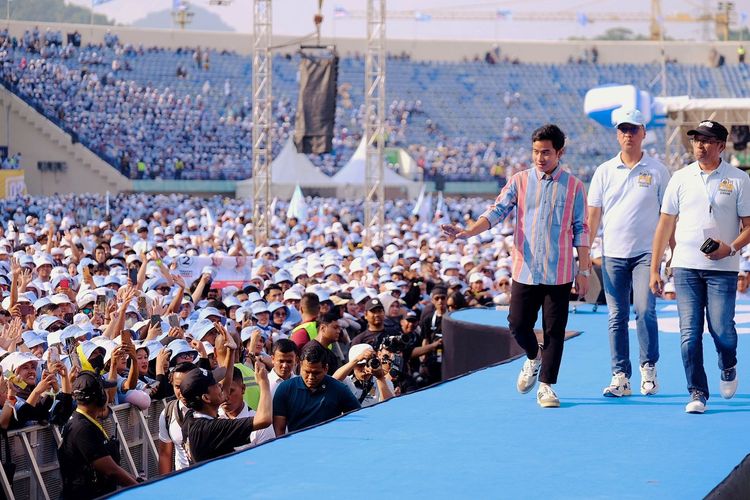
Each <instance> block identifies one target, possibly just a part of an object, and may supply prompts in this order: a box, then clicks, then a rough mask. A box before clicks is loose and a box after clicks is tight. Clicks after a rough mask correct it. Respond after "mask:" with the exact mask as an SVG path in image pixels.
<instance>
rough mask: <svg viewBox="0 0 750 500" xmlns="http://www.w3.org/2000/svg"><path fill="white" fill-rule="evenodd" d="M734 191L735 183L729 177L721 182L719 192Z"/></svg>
mask: <svg viewBox="0 0 750 500" xmlns="http://www.w3.org/2000/svg"><path fill="white" fill-rule="evenodd" d="M732 191H734V184H732V181H731V180H729V179H722V180H721V182H720V183H719V194H727V195H729V194H732Z"/></svg>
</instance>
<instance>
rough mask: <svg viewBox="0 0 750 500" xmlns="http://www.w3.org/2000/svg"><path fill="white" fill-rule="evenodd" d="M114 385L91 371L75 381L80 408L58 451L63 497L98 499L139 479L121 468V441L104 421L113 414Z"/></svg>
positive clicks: (73, 417)
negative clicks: (111, 394) (109, 400)
mask: <svg viewBox="0 0 750 500" xmlns="http://www.w3.org/2000/svg"><path fill="white" fill-rule="evenodd" d="M114 386H115V384H113V383H110V382H108V381H105V380H103V379H102V378H101V377H99V376H97V375H96V374H95V373H94V372H91V371H84V372H81V373H80V375H78V378H76V380H75V382H73V397H74V398H75V400H76V402H77V403H78V408H77V409H76V411H75V413H73V416H72V417H71V418H70V420H69V421H68V423H67V424H65V427H64V428H63V432H62V443H61V444H60V448H59V449H58V450H57V456H58V461H59V463H60V475H61V476H62V483H63V490H62V495H61V498H63V499H75V500H79V499H86V498H97V497H100V496H102V495H106V494H108V493H111V492H113V491H115V489H116V488H117V487H118V486H131V485H134V484H136V482H137V480H136V478H135V477H133V476H132V475H131V474H129V473H128V472H127V471H126V470H125V469H123V468H122V467H120V463H119V462H120V444H119V442H118V440H117V439H116V438H115V437H110V436H109V434H107V431H105V430H104V427H103V426H102V424H101V420H102V419H104V418H106V417H108V416H109V407H108V406H107V392H106V390H105V389H109V388H112V387H114Z"/></svg>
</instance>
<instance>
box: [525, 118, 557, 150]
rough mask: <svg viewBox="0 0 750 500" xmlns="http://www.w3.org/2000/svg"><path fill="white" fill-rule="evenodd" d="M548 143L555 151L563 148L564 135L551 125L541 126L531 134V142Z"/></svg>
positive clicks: (555, 126)
mask: <svg viewBox="0 0 750 500" xmlns="http://www.w3.org/2000/svg"><path fill="white" fill-rule="evenodd" d="M536 141H550V142H552V147H553V148H555V151H560V150H561V149H562V148H563V147H565V134H564V133H563V131H562V130H560V127H558V126H557V125H554V124H552V123H548V124H546V125H542V126H541V127H539V128H538V129H536V130H535V131H534V132H533V133H532V134H531V142H536Z"/></svg>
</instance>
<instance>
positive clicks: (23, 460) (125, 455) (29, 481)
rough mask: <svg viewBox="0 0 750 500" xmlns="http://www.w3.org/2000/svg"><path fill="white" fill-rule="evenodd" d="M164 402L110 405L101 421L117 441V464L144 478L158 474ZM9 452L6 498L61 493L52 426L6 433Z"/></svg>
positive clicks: (0, 477)
mask: <svg viewBox="0 0 750 500" xmlns="http://www.w3.org/2000/svg"><path fill="white" fill-rule="evenodd" d="M163 409H164V402H163V401H154V402H153V403H152V404H151V406H150V407H149V408H148V409H147V410H145V411H140V410H138V409H137V408H133V407H131V406H130V404H128V403H126V404H122V405H117V406H113V407H112V416H111V417H110V418H109V419H107V421H106V422H105V423H104V428H105V429H106V431H107V433H109V434H110V435H112V434H116V435H117V438H118V439H119V440H120V451H121V453H122V458H121V460H120V465H121V466H122V467H123V468H124V469H125V470H127V471H128V472H130V473H131V474H133V475H135V476H138V475H140V476H141V477H143V478H145V479H150V478H153V477H156V476H157V475H158V474H159V452H158V449H157V444H156V443H157V442H158V440H159V414H160V413H161V411H162V410H163ZM8 440H9V443H10V454H11V459H12V462H13V463H14V464H15V466H16V472H15V475H14V477H13V478H12V484H11V483H10V481H9V478H8V477H7V476H6V474H5V470H4V469H3V467H0V482H2V488H3V490H2V493H4V494H5V498H6V499H8V500H15V499H19V500H26V499H29V500H42V499H43V500H52V499H56V498H59V496H60V493H61V492H62V479H61V478H60V464H59V463H58V462H57V448H58V446H59V444H60V441H61V434H60V431H59V430H58V429H57V427H55V426H52V425H47V426H41V425H35V426H32V427H24V428H23V429H18V430H14V431H10V432H8Z"/></svg>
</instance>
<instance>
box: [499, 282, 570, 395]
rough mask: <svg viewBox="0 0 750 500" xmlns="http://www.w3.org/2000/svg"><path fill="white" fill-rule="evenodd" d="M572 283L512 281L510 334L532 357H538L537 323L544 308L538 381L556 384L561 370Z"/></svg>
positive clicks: (509, 318) (528, 355) (530, 357)
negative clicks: (528, 283)
mask: <svg viewBox="0 0 750 500" xmlns="http://www.w3.org/2000/svg"><path fill="white" fill-rule="evenodd" d="M571 285H572V283H566V284H564V285H524V284H523V283H518V282H515V281H514V282H513V284H512V286H511V295H510V313H509V314H508V324H509V326H510V333H511V334H512V335H513V337H514V338H515V339H516V342H518V345H520V346H521V348H522V349H523V350H524V351H526V356H527V357H528V358H529V359H534V358H536V355H537V353H538V352H539V344H538V342H537V339H536V334H535V333H534V325H535V324H536V320H537V317H538V316H539V308H541V309H542V330H543V331H544V350H543V351H542V369H541V371H540V373H539V380H540V381H541V382H544V383H545V384H555V383H557V373H558V372H559V371H560V361H561V360H562V353H563V344H564V343H565V327H566V326H567V324H568V304H569V300H570V289H571Z"/></svg>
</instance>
